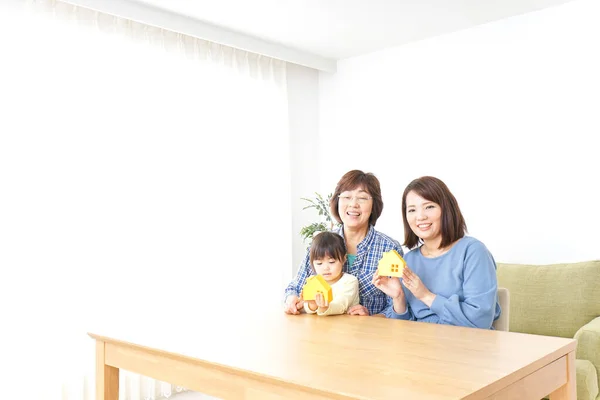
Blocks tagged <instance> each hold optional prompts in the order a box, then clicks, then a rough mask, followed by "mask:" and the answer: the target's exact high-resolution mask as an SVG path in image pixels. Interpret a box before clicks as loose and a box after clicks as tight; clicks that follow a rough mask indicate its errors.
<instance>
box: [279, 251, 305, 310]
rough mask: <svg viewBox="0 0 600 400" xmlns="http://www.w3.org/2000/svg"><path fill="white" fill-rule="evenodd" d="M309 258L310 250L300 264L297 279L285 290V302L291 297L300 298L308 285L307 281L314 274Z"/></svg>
mask: <svg viewBox="0 0 600 400" xmlns="http://www.w3.org/2000/svg"><path fill="white" fill-rule="evenodd" d="M309 256H310V253H309V250H307V251H306V255H305V256H304V260H303V261H302V262H301V263H300V267H299V268H298V272H297V273H296V277H295V278H294V279H293V280H292V281H291V282H290V284H289V285H288V286H287V287H286V288H285V296H284V301H285V299H286V298H287V297H288V296H290V295H295V296H300V292H301V291H302V288H303V287H304V284H305V283H306V279H307V278H308V277H309V276H310V275H311V273H312V269H311V268H310V261H309Z"/></svg>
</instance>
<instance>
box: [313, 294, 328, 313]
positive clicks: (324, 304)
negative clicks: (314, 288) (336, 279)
mask: <svg viewBox="0 0 600 400" xmlns="http://www.w3.org/2000/svg"><path fill="white" fill-rule="evenodd" d="M315 302H316V303H317V306H319V311H321V312H323V311H327V309H328V308H329V302H328V301H327V299H326V298H325V296H323V293H321V292H319V293H317V294H316V295H315Z"/></svg>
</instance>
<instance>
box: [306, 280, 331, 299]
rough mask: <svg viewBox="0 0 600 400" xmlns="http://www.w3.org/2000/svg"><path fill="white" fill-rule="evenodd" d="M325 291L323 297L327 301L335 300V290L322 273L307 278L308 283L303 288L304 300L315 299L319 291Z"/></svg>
mask: <svg viewBox="0 0 600 400" xmlns="http://www.w3.org/2000/svg"><path fill="white" fill-rule="evenodd" d="M319 292H321V293H323V297H324V298H325V300H327V302H329V303H331V300H333V292H332V290H331V286H329V283H327V281H326V280H325V278H323V277H322V276H321V275H315V276H310V277H308V279H306V284H305V285H304V288H303V289H302V298H303V299H304V300H315V295H316V294H317V293H319Z"/></svg>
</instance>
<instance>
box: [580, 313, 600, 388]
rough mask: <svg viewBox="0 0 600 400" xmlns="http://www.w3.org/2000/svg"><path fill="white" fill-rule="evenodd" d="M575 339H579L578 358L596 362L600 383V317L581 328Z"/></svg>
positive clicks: (599, 382) (599, 383)
mask: <svg viewBox="0 0 600 400" xmlns="http://www.w3.org/2000/svg"><path fill="white" fill-rule="evenodd" d="M574 339H576V340H577V354H576V358H577V359H579V360H588V361H590V362H591V363H592V364H594V367H596V374H597V375H598V380H599V381H598V385H600V317H597V318H594V319H593V320H591V321H590V322H588V323H587V324H585V325H584V326H582V327H581V328H579V330H578V331H577V332H576V333H575V336H574Z"/></svg>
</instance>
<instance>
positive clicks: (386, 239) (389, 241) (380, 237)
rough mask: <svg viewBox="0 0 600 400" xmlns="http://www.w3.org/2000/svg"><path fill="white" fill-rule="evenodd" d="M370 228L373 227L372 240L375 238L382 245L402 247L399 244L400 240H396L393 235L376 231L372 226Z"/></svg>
mask: <svg viewBox="0 0 600 400" xmlns="http://www.w3.org/2000/svg"><path fill="white" fill-rule="evenodd" d="M371 229H373V240H375V241H377V242H379V243H381V244H383V245H388V246H390V247H392V248H402V247H401V246H400V242H398V241H397V240H396V239H394V238H393V237H391V236H389V235H386V234H385V233H383V232H380V231H378V230H377V229H375V228H374V227H372V228H371Z"/></svg>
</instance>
